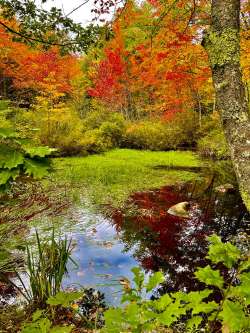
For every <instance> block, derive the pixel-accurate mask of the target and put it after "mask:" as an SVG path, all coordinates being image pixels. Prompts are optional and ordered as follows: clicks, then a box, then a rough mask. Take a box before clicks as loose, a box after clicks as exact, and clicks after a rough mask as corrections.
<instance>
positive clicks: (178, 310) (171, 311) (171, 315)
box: [158, 300, 186, 327]
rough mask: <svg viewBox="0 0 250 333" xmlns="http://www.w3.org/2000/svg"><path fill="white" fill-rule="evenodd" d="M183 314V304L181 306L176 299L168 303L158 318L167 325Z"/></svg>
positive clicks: (184, 312) (184, 310)
mask: <svg viewBox="0 0 250 333" xmlns="http://www.w3.org/2000/svg"><path fill="white" fill-rule="evenodd" d="M184 314H186V309H185V306H183V305H182V304H181V302H180V301H178V300H176V301H175V302H174V303H171V304H169V305H168V307H167V309H166V310H165V311H164V312H162V313H161V314H159V316H158V320H159V322H160V323H161V324H164V325H166V326H168V327H169V326H171V325H172V324H173V323H174V322H175V321H177V320H178V319H179V317H180V316H181V315H184Z"/></svg>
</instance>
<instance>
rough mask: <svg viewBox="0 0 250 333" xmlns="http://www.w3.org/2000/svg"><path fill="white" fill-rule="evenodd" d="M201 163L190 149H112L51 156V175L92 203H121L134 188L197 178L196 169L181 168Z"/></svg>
mask: <svg viewBox="0 0 250 333" xmlns="http://www.w3.org/2000/svg"><path fill="white" fill-rule="evenodd" d="M159 166H160V168H159ZM175 167H176V169H175ZM200 167H201V162H200V161H199V159H198V158H197V156H196V155H195V154H193V153H192V152H189V151H185V152H184V151H170V152H152V151H139V150H132V149H115V150H112V151H109V152H107V153H104V154H101V155H91V156H87V157H71V158H58V159H54V168H55V173H53V174H52V177H53V179H54V181H56V182H58V183H60V182H64V183H65V184H67V191H68V192H71V193H72V195H73V196H77V194H78V195H79V192H80V193H81V194H83V195H85V196H86V197H87V198H88V199H89V200H90V201H91V202H92V203H94V204H98V205H102V204H112V205H114V206H120V205H121V204H122V203H124V201H125V200H126V199H127V198H128V196H129V195H130V194H131V193H133V192H134V191H142V190H148V189H153V188H157V187H161V186H164V185H168V184H172V183H174V182H176V181H190V180H194V179H197V178H198V177H199V175H198V173H195V172H191V171H187V170H182V169H183V168H193V170H194V169H195V168H197V171H199V170H200Z"/></svg>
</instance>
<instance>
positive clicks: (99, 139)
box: [80, 111, 126, 153]
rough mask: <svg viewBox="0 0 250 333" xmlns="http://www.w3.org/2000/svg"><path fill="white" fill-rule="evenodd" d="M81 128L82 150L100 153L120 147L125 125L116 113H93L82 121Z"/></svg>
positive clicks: (120, 116) (121, 117)
mask: <svg viewBox="0 0 250 333" xmlns="http://www.w3.org/2000/svg"><path fill="white" fill-rule="evenodd" d="M83 128H84V130H83V131H84V133H83V136H82V139H81V140H80V145H81V146H82V148H83V149H84V150H86V151H87V152H89V153H100V152H104V151H106V150H108V149H111V148H115V147H119V146H120V145H121V142H122V141H123V137H124V133H125V128H126V123H125V120H124V118H123V116H122V115H120V114H118V113H114V112H107V111H105V112H103V113H99V111H94V112H89V113H88V114H87V116H86V118H85V119H84V120H83Z"/></svg>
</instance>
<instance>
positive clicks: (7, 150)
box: [0, 144, 23, 169]
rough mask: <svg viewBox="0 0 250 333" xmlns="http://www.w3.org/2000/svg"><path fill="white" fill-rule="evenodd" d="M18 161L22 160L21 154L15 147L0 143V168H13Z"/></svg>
mask: <svg viewBox="0 0 250 333" xmlns="http://www.w3.org/2000/svg"><path fill="white" fill-rule="evenodd" d="M20 160H21V161H20ZM19 161H20V163H22V162H23V155H22V154H21V153H20V152H19V151H18V150H17V149H16V148H12V147H9V146H8V145H7V144H0V168H7V169H12V168H15V167H16V166H17V165H19V164H20V163H19Z"/></svg>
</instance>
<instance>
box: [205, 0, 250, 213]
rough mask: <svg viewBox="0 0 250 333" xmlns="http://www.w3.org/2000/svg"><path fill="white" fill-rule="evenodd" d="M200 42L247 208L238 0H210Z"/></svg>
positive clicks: (248, 168)
mask: <svg viewBox="0 0 250 333" xmlns="http://www.w3.org/2000/svg"><path fill="white" fill-rule="evenodd" d="M203 45H204V47H205V49H206V50H207V52H208V55H209V59H210V64H211V68H212V74H213V82H214V87H215V92H216V103H217V109H218V111H219V113H220V117H221V121H222V125H223V129H224V132H225V136H226V140H227V143H228V146H229V149H230V153H231V158H232V162H233V165H234V170H235V173H236V176H237V178H238V182H239V186H240V190H241V194H242V198H243V200H244V202H245V204H246V206H247V208H248V209H249V210H250V119H249V110H248V104H247V99H246V95H245V88H244V85H243V82H242V73H241V67H240V0H212V22H211V27H210V30H209V31H208V32H207V33H206V35H205V37H204V41H203Z"/></svg>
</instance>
